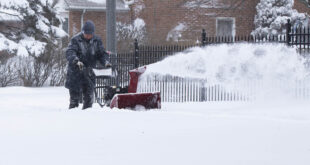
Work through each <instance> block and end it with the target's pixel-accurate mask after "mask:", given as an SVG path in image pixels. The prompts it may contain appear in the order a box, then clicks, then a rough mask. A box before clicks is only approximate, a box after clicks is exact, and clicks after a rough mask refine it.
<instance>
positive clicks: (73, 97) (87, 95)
mask: <svg viewBox="0 0 310 165" xmlns="http://www.w3.org/2000/svg"><path fill="white" fill-rule="evenodd" d="M69 93H70V105H69V109H71V108H76V107H78V106H79V99H80V96H81V95H83V108H82V109H86V108H90V107H92V105H93V97H94V89H93V88H92V86H91V85H90V84H88V83H83V84H82V86H81V91H76V90H72V89H69Z"/></svg>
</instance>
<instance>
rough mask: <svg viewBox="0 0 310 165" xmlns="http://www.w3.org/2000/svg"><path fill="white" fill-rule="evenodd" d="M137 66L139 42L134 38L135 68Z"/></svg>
mask: <svg viewBox="0 0 310 165" xmlns="http://www.w3.org/2000/svg"><path fill="white" fill-rule="evenodd" d="M138 67H139V44H138V40H137V39H135V68H138Z"/></svg>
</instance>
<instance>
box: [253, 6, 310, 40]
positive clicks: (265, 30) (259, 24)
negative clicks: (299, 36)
mask: <svg viewBox="0 0 310 165" xmlns="http://www.w3.org/2000/svg"><path fill="white" fill-rule="evenodd" d="M293 5H294V0H261V1H260V2H259V3H258V4H257V6H256V10H257V14H256V16H255V20H254V24H255V30H254V31H253V32H252V34H253V35H270V34H271V35H277V34H284V33H285V32H286V26H285V25H286V23H287V20H288V19H289V20H291V23H292V24H293V25H294V26H298V25H301V24H303V23H305V21H306V18H307V17H308V15H306V14H304V13H298V11H297V10H295V9H293Z"/></svg>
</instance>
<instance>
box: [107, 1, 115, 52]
mask: <svg viewBox="0 0 310 165" xmlns="http://www.w3.org/2000/svg"><path fill="white" fill-rule="evenodd" d="M115 1H116V0H106V6H107V10H106V11H107V12H106V20H107V22H106V25H107V28H106V29H107V33H106V36H107V37H106V44H107V50H108V51H110V52H113V53H116V2H115Z"/></svg>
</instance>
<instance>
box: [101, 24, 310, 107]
mask: <svg viewBox="0 0 310 165" xmlns="http://www.w3.org/2000/svg"><path fill="white" fill-rule="evenodd" d="M286 31H287V33H286V34H284V35H268V36H261V35H257V36H255V35H249V36H222V37H218V36H217V37H214V36H207V35H206V32H205V30H204V29H203V30H202V33H201V41H200V43H199V44H192V45H139V43H138V41H137V40H135V42H134V50H131V51H129V52H126V53H119V54H117V56H116V55H113V56H111V57H110V60H111V61H112V62H113V63H114V66H115V70H116V71H117V73H118V75H117V76H116V77H115V78H111V79H108V80H103V79H97V85H99V86H102V85H103V84H105V85H117V86H122V87H124V86H127V85H128V83H129V74H128V72H129V71H130V70H132V69H135V68H138V67H141V66H144V65H148V64H152V63H155V62H158V61H160V60H163V59H164V58H166V57H168V56H171V55H173V54H175V53H177V52H182V51H184V50H186V49H188V48H192V47H196V46H199V47H203V46H208V45H214V44H223V43H226V44H231V43H240V42H244V43H270V42H273V43H283V44H287V45H288V46H292V47H295V48H296V49H297V50H298V51H299V52H300V53H301V54H302V55H306V54H309V53H310V28H306V27H296V26H292V25H291V23H290V21H288V23H287V29H286ZM166 80H167V81H165V79H163V80H161V81H163V82H161V83H162V84H163V85H164V84H165V83H168V82H169V83H171V81H170V80H169V81H168V79H166ZM173 80H177V81H172V82H174V83H175V84H177V83H179V84H180V83H181V84H184V85H186V83H188V85H189V86H191V85H190V83H193V81H188V80H182V79H176V78H174V79H173ZM201 81H202V80H199V82H201ZM194 84H197V83H196V82H195V83H194ZM198 84H199V83H198ZM192 86H195V85H192ZM193 89H194V87H193ZM195 89H196V88H195ZM197 89H198V87H197ZM215 89H217V88H216V87H214V90H215ZM218 89H219V88H218ZM98 90H99V91H98V92H99V95H100V94H101V93H102V92H103V91H102V90H100V89H98ZM161 90H169V89H166V88H161ZM210 90H211V91H212V90H213V87H212V88H210ZM180 92H181V91H179V92H176V91H175V93H174V94H179V95H181V93H180ZM162 93H165V95H167V94H169V92H168V93H167V92H164V91H162ZM187 93H188V92H187ZM183 94H184V93H183ZM183 94H182V95H183ZM196 94H197V95H199V96H193V97H194V98H196V99H194V100H197V101H199V100H200V101H201V100H208V99H201V98H203V96H202V95H204V93H203V92H196ZM171 95H172V93H171ZM188 95H191V94H190V93H188ZM230 95H231V97H235V95H236V94H230ZM184 97H186V96H184ZM210 97H211V98H213V97H216V96H210ZM217 100H218V99H217ZM184 101H187V99H184Z"/></svg>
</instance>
